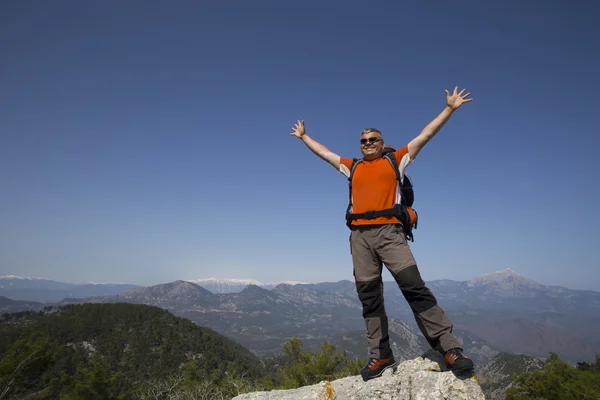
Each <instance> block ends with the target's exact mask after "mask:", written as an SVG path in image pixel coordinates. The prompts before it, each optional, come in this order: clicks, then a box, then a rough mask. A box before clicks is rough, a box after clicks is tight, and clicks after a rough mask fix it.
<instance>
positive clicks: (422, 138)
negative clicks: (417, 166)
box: [408, 86, 473, 160]
mask: <svg viewBox="0 0 600 400" xmlns="http://www.w3.org/2000/svg"><path fill="white" fill-rule="evenodd" d="M445 92H446V107H445V108H444V110H443V111H442V112H441V113H440V114H439V115H438V116H437V117H435V119H434V120H433V121H431V122H430V123H429V124H427V126H426V127H425V128H423V130H422V131H421V133H420V134H419V136H417V137H416V138H414V139H413V140H412V141H411V142H410V143H409V144H408V154H409V155H410V158H411V160H414V159H415V157H416V156H417V154H419V152H420V151H421V149H422V148H423V146H425V145H426V144H427V142H429V141H430V140H431V138H433V137H434V136H435V134H436V133H438V131H439V130H440V129H442V126H444V124H445V123H446V122H447V121H448V120H449V119H450V117H451V116H452V114H453V113H454V111H456V110H458V108H459V107H460V106H461V105H462V104H463V103H468V102H469V101H471V100H473V99H468V98H467V97H468V96H469V95H470V94H471V93H467V94H464V95H463V93H464V92H465V89H463V90H461V91H460V92H458V86H456V87H455V88H454V93H452V95H450V92H448V91H447V90H446V91H445Z"/></svg>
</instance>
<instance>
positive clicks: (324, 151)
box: [290, 120, 340, 172]
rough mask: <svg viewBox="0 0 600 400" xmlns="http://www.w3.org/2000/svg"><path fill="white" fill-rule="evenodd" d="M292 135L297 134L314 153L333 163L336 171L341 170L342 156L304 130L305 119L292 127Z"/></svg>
mask: <svg viewBox="0 0 600 400" xmlns="http://www.w3.org/2000/svg"><path fill="white" fill-rule="evenodd" d="M290 136H296V137H297V138H298V139H301V140H302V141H303V142H304V144H305V145H306V146H307V147H308V148H309V149H310V150H311V151H312V152H313V153H315V154H316V155H317V156H319V157H321V158H322V159H323V160H325V161H327V162H328V163H329V164H331V165H332V166H333V168H335V169H336V171H338V172H339V171H340V156H338V155H337V154H335V153H333V152H331V151H329V149H328V148H327V147H325V146H323V145H322V144H321V143H319V142H317V141H316V140H314V139H313V138H311V137H310V136H308V135H307V134H306V131H305V130H304V120H302V121H300V120H298V122H297V123H296V124H295V125H294V126H293V127H292V133H290Z"/></svg>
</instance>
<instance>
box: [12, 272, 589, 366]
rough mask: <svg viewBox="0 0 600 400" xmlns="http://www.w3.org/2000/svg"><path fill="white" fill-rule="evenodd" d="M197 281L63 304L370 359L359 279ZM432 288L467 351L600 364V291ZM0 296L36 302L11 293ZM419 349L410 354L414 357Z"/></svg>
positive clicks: (502, 281) (497, 284) (436, 284)
mask: <svg viewBox="0 0 600 400" xmlns="http://www.w3.org/2000/svg"><path fill="white" fill-rule="evenodd" d="M31 282H33V281H31ZM198 282H201V280H197V281H183V280H180V281H174V282H170V283H165V284H160V285H155V286H151V287H141V286H138V287H133V285H132V287H130V288H127V287H125V286H120V287H110V290H114V291H118V290H120V292H119V293H108V294H96V293H89V294H86V295H85V296H73V295H71V294H72V293H74V290H73V289H72V288H70V289H68V290H69V293H70V295H69V296H68V297H69V298H67V299H63V300H62V303H80V302H94V303H115V302H128V303H140V304H148V305H155V306H158V307H161V308H165V309H168V310H170V311H172V312H173V313H175V314H177V315H180V316H184V317H186V318H189V319H190V320H192V321H194V322H196V323H197V324H199V325H202V326H207V327H210V328H212V329H215V330H216V331H218V332H220V333H222V334H225V335H227V336H229V337H231V338H232V339H234V340H236V341H237V342H239V343H241V344H242V345H244V346H245V347H247V348H249V349H251V350H252V351H254V352H255V353H256V354H258V355H263V356H264V355H269V354H273V353H275V352H277V351H279V349H280V348H281V345H282V344H283V343H284V342H285V341H286V340H287V339H289V338H290V337H292V336H298V337H300V338H301V339H302V340H303V341H304V342H305V343H307V344H308V345H315V346H316V345H319V344H320V343H321V342H322V341H323V340H334V341H336V343H339V344H340V345H343V346H342V348H344V349H346V350H348V351H350V352H352V353H353V354H356V355H357V356H363V357H364V356H365V352H366V347H365V341H364V321H363V319H362V313H361V305H360V302H359V301H358V298H357V296H356V290H355V286H354V283H353V282H351V281H347V280H343V281H339V282H322V283H310V284H307V283H293V284H287V283H279V284H276V285H275V286H274V287H273V288H270V289H269V288H268V287H269V286H268V285H266V284H261V283H260V282H257V281H251V282H248V281H245V280H233V281H231V282H229V283H228V281H227V280H217V279H211V280H207V281H205V286H208V287H210V288H212V289H213V291H211V290H208V289H207V288H206V287H204V286H201V285H199V284H198ZM46 283H47V282H46ZM0 284H3V283H2V281H1V280H0ZM211 284H213V286H211ZM236 285H237V286H236ZM427 285H428V287H430V288H431V289H432V291H433V293H434V295H435V296H436V298H437V299H438V301H439V303H440V305H441V306H442V307H443V308H444V309H445V310H446V311H447V313H448V314H449V316H450V319H451V320H452V322H453V323H454V327H455V333H456V334H457V336H459V337H460V338H462V340H463V341H464V342H465V345H464V346H465V348H466V349H468V351H469V353H472V354H473V357H474V358H477V359H478V360H479V361H480V362H486V361H487V360H489V359H490V358H491V357H493V356H494V355H495V354H497V353H500V352H506V353H521V354H528V355H531V356H535V357H539V358H545V357H547V356H548V352H549V351H554V352H556V353H557V354H559V355H560V356H561V358H563V359H565V360H568V361H572V362H575V361H580V360H592V359H593V358H594V356H595V354H596V353H600V339H599V338H600V293H599V292H594V291H585V290H572V289H567V288H563V287H555V286H545V285H541V284H539V283H537V282H535V281H532V280H529V279H526V278H524V277H522V276H520V275H518V274H517V273H515V272H514V271H512V270H510V269H506V270H504V271H498V272H494V273H490V274H486V275H482V276H480V277H477V278H475V279H473V280H471V281H453V280H437V281H430V282H428V283H427ZM242 286H243V288H242ZM81 288H82V287H80V289H81ZM30 289H31V288H30ZM97 289H98V288H97V287H94V290H97ZM13 290H14V289H13ZM61 290H62V289H61ZM30 293H31V292H30ZM0 295H3V296H6V297H9V298H11V299H23V300H30V298H26V297H27V296H24V295H22V296H20V298H19V297H10V296H7V295H6V294H4V292H2V291H0ZM76 297H79V298H76ZM384 298H385V306H386V310H387V312H388V315H389V317H390V319H394V320H398V321H402V324H404V325H405V327H406V328H404V329H401V331H402V333H401V334H397V333H395V332H392V333H391V334H393V335H395V337H394V338H393V339H392V341H393V342H394V341H395V342H396V343H398V346H397V348H398V351H403V352H407V351H408V350H407V347H406V343H407V342H410V343H420V344H419V346H416V345H414V346H412V345H411V346H412V347H411V346H409V347H408V349H412V348H413V347H414V349H417V347H419V348H420V349H422V348H426V347H427V346H426V345H425V343H424V341H423V338H422V335H420V333H418V328H417V327H416V324H415V322H414V317H413V314H412V311H411V310H410V308H409V307H408V306H407V304H406V301H405V299H404V297H403V296H402V294H401V292H400V290H399V289H398V287H397V286H396V284H395V282H385V283H384ZM10 307H12V306H9V308H10ZM15 307H17V306H15ZM19 307H24V306H23V305H22V304H21V305H19ZM3 309H6V307H4V308H3ZM396 326H400V325H396ZM409 330H411V331H409ZM391 331H392V330H391ZM411 332H412V333H411ZM412 334H414V337H413V336H412ZM415 338H416V339H415ZM415 346H416V347H415ZM423 346H425V347H423ZM401 349H402V350H401ZM419 351H420V350H418V349H417V350H411V351H410V352H408V353H407V355H406V358H410V357H412V356H414V355H415V354H417V353H418V352H419Z"/></svg>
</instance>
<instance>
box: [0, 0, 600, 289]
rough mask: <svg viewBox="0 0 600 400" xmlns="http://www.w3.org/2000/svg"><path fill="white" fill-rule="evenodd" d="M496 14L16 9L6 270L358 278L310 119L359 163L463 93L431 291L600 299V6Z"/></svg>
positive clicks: (433, 167)
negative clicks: (377, 135)
mask: <svg viewBox="0 0 600 400" xmlns="http://www.w3.org/2000/svg"><path fill="white" fill-rule="evenodd" d="M493 3H494V4H491V3H490V2H479V1H456V2H391V1H390V2H373V3H372V4H369V3H367V2H364V1H361V2H358V1H336V2H334V1H328V2H317V1H302V2H282V1H253V2H242V1H230V2H204V1H177V2H166V1H138V0H135V1H134V0H130V1H126V2H78V1H54V2H39V1H38V2H34V1H13V2H2V4H1V5H0V54H1V57H2V61H1V62H0V185H1V186H0V187H1V188H2V190H1V195H0V274H15V275H25V276H43V277H47V278H52V279H57V280H64V281H73V282H76V281H121V282H129V283H136V284H142V285H150V284H156V283H161V282H167V281H172V280H176V279H199V278H206V277H229V278H255V279H258V280H261V281H277V280H295V281H308V282H317V281H336V280H340V279H352V264H351V258H350V254H349V242H348V234H349V231H348V229H347V228H346V226H345V224H344V211H345V209H346V205H347V196H348V193H347V182H346V180H345V178H344V177H343V176H342V175H341V174H339V173H337V172H336V171H335V170H334V169H333V168H331V167H330V166H329V165H328V164H326V163H325V162H323V161H321V160H320V159H318V158H317V157H316V156H314V155H313V154H312V153H311V152H310V151H309V150H308V149H307V148H306V147H305V146H304V145H303V144H302V142H300V141H299V140H297V139H295V138H293V137H290V136H289V133H290V129H291V126H292V124H293V123H294V122H295V121H296V120H297V119H299V118H300V119H302V118H303V119H305V120H306V126H307V130H308V132H309V134H310V135H311V136H313V137H314V138H315V139H317V140H318V141H320V142H321V143H323V144H325V145H326V146H328V147H329V148H330V149H331V150H333V151H335V152H337V153H339V154H341V155H343V156H346V157H358V156H360V152H359V142H358V138H359V135H360V131H361V130H362V129H363V128H365V127H376V128H378V129H380V130H382V132H383V134H384V136H385V138H386V141H387V143H388V144H390V145H393V146H396V147H399V146H403V145H404V144H406V143H407V142H408V141H409V140H411V139H412V138H413V137H415V136H416V135H417V134H418V133H419V132H420V130H421V129H422V128H423V127H424V126H425V125H426V124H427V123H428V122H429V121H430V120H431V119H433V118H434V117H435V116H436V115H437V114H438V113H439V112H440V111H441V110H442V109H443V107H444V104H445V103H444V102H445V97H444V89H452V88H453V87H454V86H455V85H459V86H460V87H466V88H467V89H468V90H469V91H470V92H471V93H472V97H473V101H472V102H471V103H468V104H465V105H464V106H463V107H462V108H461V109H460V110H459V111H458V112H457V113H456V114H455V115H454V116H453V117H452V119H451V120H450V122H449V123H448V124H447V125H446V126H445V127H444V128H443V129H442V130H441V131H440V133H439V134H438V135H437V136H436V137H435V138H434V139H433V140H432V141H431V142H430V143H429V144H428V145H427V146H426V147H425V148H424V149H423V151H422V152H421V153H420V154H419V157H418V159H417V160H416V161H415V162H414V163H413V164H412V165H411V166H410V167H409V169H408V170H407V172H408V173H409V174H410V175H411V177H412V178H413V180H414V183H415V190H416V203H415V208H416V209H417V210H418V212H419V216H420V223H419V227H418V230H417V231H416V232H415V233H416V241H415V242H414V244H413V245H412V249H413V251H414V253H415V257H416V258H417V261H418V263H419V266H420V269H421V272H422V275H423V277H424V278H425V279H426V280H432V279H441V278H450V279H458V280H468V279H472V278H474V277H476V276H478V275H481V274H484V273H488V272H492V271H495V270H500V269H505V268H511V269H513V270H515V271H516V272H517V273H519V274H521V275H524V276H526V277H528V278H531V279H534V280H536V281H538V282H540V283H544V284H560V285H564V286H567V287H572V288H590V289H594V290H600V272H599V271H600V268H599V267H600V256H599V252H598V246H599V241H598V229H599V226H600V217H599V211H598V210H599V209H598V205H599V204H600V195H599V190H598V186H597V183H598V181H599V180H600V161H599V160H598V159H597V158H596V156H597V153H598V150H599V149H600V138H599V134H600V130H599V129H598V123H597V121H598V115H600V101H599V95H600V74H599V73H598V71H600V50H599V49H600V28H599V26H598V20H599V19H600V4H599V3H598V2H595V1H578V2H568V1H546V2H543V3H542V2H537V1H516V0H511V1H508V2H493ZM542 4H543V5H542ZM385 277H386V279H389V278H390V275H389V273H387V272H386V275H385Z"/></svg>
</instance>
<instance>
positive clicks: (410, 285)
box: [392, 265, 437, 314]
mask: <svg viewBox="0 0 600 400" xmlns="http://www.w3.org/2000/svg"><path fill="white" fill-rule="evenodd" d="M392 275H393V277H394V279H395V280H396V283H397V284H398V287H399V288H400V290H401V291H402V294H403V295H404V298H405V299H406V300H407V301H408V304H409V306H410V308H411V309H412V310H413V312H415V313H417V314H419V313H422V312H424V311H427V310H429V309H430V308H432V307H434V306H435V305H436V304H437V300H436V298H435V297H434V295H433V294H432V293H431V291H430V290H429V289H428V288H427V287H426V286H425V282H424V281H423V279H422V278H421V274H420V273H419V269H418V268H417V266H416V265H413V266H410V267H406V268H403V269H402V270H400V271H398V272H395V273H393V274H392Z"/></svg>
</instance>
